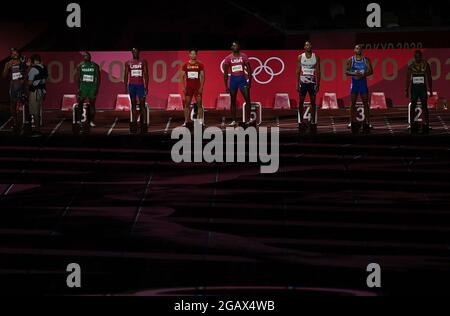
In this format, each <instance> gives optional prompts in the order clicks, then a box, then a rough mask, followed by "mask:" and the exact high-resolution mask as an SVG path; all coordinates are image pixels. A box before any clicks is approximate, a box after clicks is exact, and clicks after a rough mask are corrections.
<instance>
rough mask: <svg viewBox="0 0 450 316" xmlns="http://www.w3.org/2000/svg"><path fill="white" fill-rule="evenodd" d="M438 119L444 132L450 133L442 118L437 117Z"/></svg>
mask: <svg viewBox="0 0 450 316" xmlns="http://www.w3.org/2000/svg"><path fill="white" fill-rule="evenodd" d="M438 119H439V121H440V122H441V124H442V126H443V127H444V129H445V131H446V132H447V133H450V131H449V129H448V126H447V123H445V122H444V120H443V119H442V117H441V116H440V115H439V116H438Z"/></svg>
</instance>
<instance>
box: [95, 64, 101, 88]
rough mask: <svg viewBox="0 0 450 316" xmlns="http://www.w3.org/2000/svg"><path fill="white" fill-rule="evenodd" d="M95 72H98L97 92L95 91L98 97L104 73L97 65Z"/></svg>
mask: <svg viewBox="0 0 450 316" xmlns="http://www.w3.org/2000/svg"><path fill="white" fill-rule="evenodd" d="M95 71H96V72H97V90H95V95H97V94H98V90H99V89H100V85H101V83H102V72H101V71H100V66H99V65H97V64H96V65H95Z"/></svg>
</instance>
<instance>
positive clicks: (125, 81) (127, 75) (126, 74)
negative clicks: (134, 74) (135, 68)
mask: <svg viewBox="0 0 450 316" xmlns="http://www.w3.org/2000/svg"><path fill="white" fill-rule="evenodd" d="M129 68H130V67H128V62H126V63H125V73H124V75H123V82H124V83H125V91H126V92H127V93H128V80H129V78H128V77H129V73H128V72H129Z"/></svg>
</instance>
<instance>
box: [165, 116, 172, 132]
mask: <svg viewBox="0 0 450 316" xmlns="http://www.w3.org/2000/svg"><path fill="white" fill-rule="evenodd" d="M171 122H172V118H171V117H169V120H168V121H167V124H166V128H165V129H164V134H166V133H167V132H168V130H169V127H170V123H171Z"/></svg>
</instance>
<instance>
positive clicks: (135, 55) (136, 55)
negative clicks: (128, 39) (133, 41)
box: [131, 48, 139, 59]
mask: <svg viewBox="0 0 450 316" xmlns="http://www.w3.org/2000/svg"><path fill="white" fill-rule="evenodd" d="M131 54H133V58H134V59H139V49H137V48H133V49H132V50H131Z"/></svg>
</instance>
